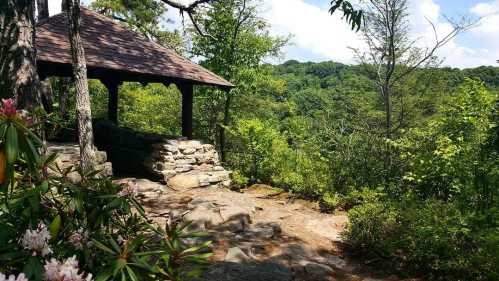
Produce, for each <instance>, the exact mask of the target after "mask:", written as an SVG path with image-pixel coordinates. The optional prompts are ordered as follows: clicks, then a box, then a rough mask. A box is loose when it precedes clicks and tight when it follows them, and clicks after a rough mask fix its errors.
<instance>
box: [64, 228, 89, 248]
mask: <svg viewBox="0 0 499 281" xmlns="http://www.w3.org/2000/svg"><path fill="white" fill-rule="evenodd" d="M69 242H70V243H71V244H72V245H73V246H74V247H75V248H76V249H79V250H82V249H83V248H84V247H85V246H86V245H88V231H86V230H85V231H84V230H83V229H81V228H80V229H79V230H78V231H76V232H74V233H73V234H72V235H71V236H70V237H69Z"/></svg>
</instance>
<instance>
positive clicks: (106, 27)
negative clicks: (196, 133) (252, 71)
mask: <svg viewBox="0 0 499 281" xmlns="http://www.w3.org/2000/svg"><path fill="white" fill-rule="evenodd" d="M81 18H82V25H81V37H82V40H83V45H84V48H85V56H86V61H87V69H88V76H89V77H90V78H95V79H109V78H112V79H113V80H119V81H137V82H142V83H149V82H159V83H165V84H168V83H187V84H193V85H212V86H218V87H221V88H230V87H232V86H233V85H232V84H231V83H230V82H228V81H227V80H225V79H224V78H222V77H220V76H218V75H216V74H214V73H213V72H211V71H209V70H207V69H205V68H203V67H201V66H200V65H198V64H195V63H193V62H191V61H190V60H188V59H185V58H183V57H181V56H180V55H178V54H177V53H176V52H175V51H173V50H171V49H169V48H166V47H164V46H162V45H160V44H157V43H154V42H152V41H151V40H149V39H147V38H145V37H144V36H141V35H139V34H137V33H136V32H134V31H132V30H129V29H127V28H125V27H123V26H122V25H120V24H119V23H117V22H115V21H113V20H111V19H109V18H107V17H106V16H103V15H100V14H98V13H96V12H94V11H91V10H88V9H86V8H83V7H82V9H81ZM36 48H37V64H38V70H39V73H40V75H41V76H70V75H72V72H71V53H70V44H69V40H68V23H67V19H66V16H65V15H64V14H58V15H55V16H52V17H50V18H49V19H47V20H45V21H43V22H41V23H39V24H38V26H37V33H36Z"/></svg>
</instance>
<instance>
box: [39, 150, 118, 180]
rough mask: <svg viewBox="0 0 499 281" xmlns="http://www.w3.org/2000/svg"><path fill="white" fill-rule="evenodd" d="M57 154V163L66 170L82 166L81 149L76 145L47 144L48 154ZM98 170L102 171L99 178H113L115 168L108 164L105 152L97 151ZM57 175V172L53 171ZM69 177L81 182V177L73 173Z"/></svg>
mask: <svg viewBox="0 0 499 281" xmlns="http://www.w3.org/2000/svg"><path fill="white" fill-rule="evenodd" d="M53 153H56V154H57V158H56V159H55V163H56V164H57V166H58V167H59V168H60V169H61V170H64V169H66V168H68V167H70V166H74V167H75V166H78V165H79V164H80V147H79V146H78V145H77V144H74V143H49V144H47V154H53ZM95 162H96V167H95V168H96V169H97V170H99V171H100V173H99V174H98V176H99V175H100V176H106V177H107V176H112V175H113V166H112V164H111V162H107V154H106V152H105V151H95ZM52 172H53V173H54V174H57V172H56V171H52ZM68 177H69V178H70V179H71V180H73V181H75V182H76V181H80V179H81V178H80V175H79V174H78V173H77V172H75V171H73V172H71V173H69V174H68Z"/></svg>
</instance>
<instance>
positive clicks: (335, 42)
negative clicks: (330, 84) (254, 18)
mask: <svg viewBox="0 0 499 281" xmlns="http://www.w3.org/2000/svg"><path fill="white" fill-rule="evenodd" d="M266 3H268V10H267V12H266V13H265V15H264V17H265V18H266V19H267V20H268V21H269V22H270V24H271V25H272V30H273V32H274V33H275V34H279V35H282V34H292V35H294V38H293V42H294V43H295V44H296V47H298V48H300V49H302V50H303V52H311V53H314V54H316V55H317V56H318V57H325V58H327V59H330V60H335V61H340V62H345V63H353V62H355V59H354V55H353V52H352V51H351V50H350V49H349V47H360V46H362V42H361V40H360V36H359V34H356V33H354V32H353V31H351V30H350V29H349V27H348V25H347V24H345V23H344V21H343V20H342V19H341V16H340V15H339V14H337V15H334V16H331V15H329V14H328V11H327V7H322V8H320V7H318V6H314V5H312V4H308V3H306V2H305V1H304V0H267V1H266ZM494 11H499V0H494V1H492V2H487V3H480V4H478V5H476V6H475V7H473V9H472V10H471V12H474V13H475V14H480V15H483V14H487V15H489V16H488V17H487V18H485V19H484V20H483V22H484V24H482V25H480V26H479V27H478V28H476V29H475V30H472V31H470V32H469V33H470V36H471V40H479V39H480V40H482V41H483V42H482V41H480V42H481V44H478V45H479V46H480V47H479V48H476V47H469V46H466V45H464V44H463V43H461V41H463V40H457V39H454V40H452V41H450V42H449V43H448V44H447V45H445V46H444V47H442V48H441V49H440V50H438V52H437V55H438V56H439V57H441V58H442V59H444V63H443V64H444V65H449V66H454V67H472V66H478V65H483V64H486V65H490V64H493V63H494V62H495V59H496V58H499V52H498V51H490V50H491V49H492V50H497V49H499V48H497V47H499V46H497V47H496V48H493V46H494V44H498V45H499V42H497V43H492V42H490V41H497V40H496V39H495V38H497V34H498V33H499V14H495V15H490V14H491V13H493V12H494ZM408 12H409V14H410V16H409V22H410V24H411V33H412V36H413V39H418V41H417V45H418V46H421V47H424V46H427V47H430V46H432V45H433V44H434V43H435V34H434V31H433V28H432V26H431V24H430V23H429V21H431V22H432V23H433V24H434V25H435V29H436V31H437V36H438V38H440V39H441V38H443V37H444V36H446V35H447V34H448V33H449V32H450V31H451V30H452V25H451V24H449V23H448V22H447V21H446V20H444V19H443V17H442V13H445V11H442V10H441V7H440V5H438V4H437V2H436V0H409V10H408ZM463 12H466V11H463ZM470 36H467V38H468V37H470ZM479 37H481V38H479ZM467 43H469V42H467ZM474 45H477V44H474ZM298 53H300V52H298ZM288 58H290V57H288ZM293 58H294V59H300V58H299V57H293Z"/></svg>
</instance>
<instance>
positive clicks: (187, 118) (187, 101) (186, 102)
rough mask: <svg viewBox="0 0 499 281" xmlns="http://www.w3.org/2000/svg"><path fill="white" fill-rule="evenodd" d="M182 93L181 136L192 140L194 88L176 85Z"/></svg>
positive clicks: (190, 85)
mask: <svg viewBox="0 0 499 281" xmlns="http://www.w3.org/2000/svg"><path fill="white" fill-rule="evenodd" d="M177 87H178V89H179V90H180V92H181V93H182V136H183V137H186V138H187V139H189V140H191V139H192V105H193V103H194V97H193V95H194V94H193V93H194V86H193V85H192V84H187V83H185V84H177Z"/></svg>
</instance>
